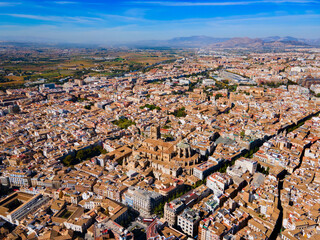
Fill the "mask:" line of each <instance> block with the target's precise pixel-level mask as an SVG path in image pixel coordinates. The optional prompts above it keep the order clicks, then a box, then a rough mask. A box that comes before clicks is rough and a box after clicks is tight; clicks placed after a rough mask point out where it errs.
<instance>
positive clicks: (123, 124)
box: [112, 118, 136, 129]
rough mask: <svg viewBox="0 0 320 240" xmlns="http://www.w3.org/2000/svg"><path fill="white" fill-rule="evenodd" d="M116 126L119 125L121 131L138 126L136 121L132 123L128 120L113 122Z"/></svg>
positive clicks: (122, 119)
mask: <svg viewBox="0 0 320 240" xmlns="http://www.w3.org/2000/svg"><path fill="white" fill-rule="evenodd" d="M112 123H113V124H114V125H117V126H118V127H119V128H121V129H127V128H128V127H130V126H131V125H136V123H135V122H134V121H131V120H129V119H127V118H121V119H118V120H115V121H113V122H112Z"/></svg>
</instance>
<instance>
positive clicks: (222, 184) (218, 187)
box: [207, 172, 232, 197]
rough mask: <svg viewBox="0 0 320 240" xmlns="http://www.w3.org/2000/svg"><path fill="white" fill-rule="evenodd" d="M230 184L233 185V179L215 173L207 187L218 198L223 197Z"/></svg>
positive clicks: (208, 179)
mask: <svg viewBox="0 0 320 240" xmlns="http://www.w3.org/2000/svg"><path fill="white" fill-rule="evenodd" d="M230 184H232V178H231V177H229V176H228V175H227V174H223V173H220V172H215V173H213V174H211V175H210V176H209V177H208V178H207V187H208V188H210V189H211V190H212V191H213V193H214V195H215V196H217V197H219V196H221V195H222V194H223V193H224V190H226V189H227V187H228V186H229V185H230Z"/></svg>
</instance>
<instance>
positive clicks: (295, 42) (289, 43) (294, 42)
mask: <svg viewBox="0 0 320 240" xmlns="http://www.w3.org/2000/svg"><path fill="white" fill-rule="evenodd" d="M132 45H133V46H135V47H181V48H185V47H187V48H200V47H201V48H203V47H208V48H255V49H260V48H290V47H311V46H320V39H303V38H294V37H289V36H288V37H279V36H272V37H266V38H248V37H237V38H214V37H208V36H192V37H178V38H173V39H170V40H154V41H152V40H151V41H140V42H137V43H134V44H132Z"/></svg>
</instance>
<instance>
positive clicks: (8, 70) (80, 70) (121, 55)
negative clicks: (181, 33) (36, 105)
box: [0, 45, 175, 90]
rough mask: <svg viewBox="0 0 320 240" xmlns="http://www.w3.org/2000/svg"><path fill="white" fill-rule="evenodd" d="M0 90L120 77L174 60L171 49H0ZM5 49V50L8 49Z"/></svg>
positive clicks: (14, 47)
mask: <svg viewBox="0 0 320 240" xmlns="http://www.w3.org/2000/svg"><path fill="white" fill-rule="evenodd" d="M1 48H5V49H6V51H3V52H5V53H6V54H2V55H1V54H0V88H1V89H2V90H4V89H6V88H15V87H23V86H29V85H37V84H38V83H41V82H43V81H44V82H55V83H57V84H61V83H63V81H62V80H61V79H64V78H84V77H86V76H119V75H122V74H125V73H127V72H134V71H146V69H148V70H150V69H151V68H152V67H153V65H155V64H157V63H161V62H163V61H166V60H171V59H174V57H175V52H174V51H173V50H170V51H167V50H165V51H164V50H162V51H160V50H123V51H119V50H106V49H81V48H80V49H78V48H75V49H64V48H49V47H48V48H38V47H23V48H22V50H21V47H17V46H6V47H4V46H1V45H0V50H1ZM7 48H8V49H7Z"/></svg>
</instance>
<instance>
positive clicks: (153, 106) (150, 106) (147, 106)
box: [140, 104, 161, 110]
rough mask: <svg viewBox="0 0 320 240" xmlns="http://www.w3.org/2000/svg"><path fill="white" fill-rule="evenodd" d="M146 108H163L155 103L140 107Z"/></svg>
mask: <svg viewBox="0 0 320 240" xmlns="http://www.w3.org/2000/svg"><path fill="white" fill-rule="evenodd" d="M144 108H149V109H150V110H154V109H157V110H161V108H160V107H159V106H156V105H154V104H146V105H144V106H141V107H140V109H144Z"/></svg>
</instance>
